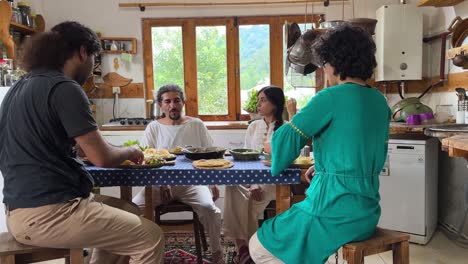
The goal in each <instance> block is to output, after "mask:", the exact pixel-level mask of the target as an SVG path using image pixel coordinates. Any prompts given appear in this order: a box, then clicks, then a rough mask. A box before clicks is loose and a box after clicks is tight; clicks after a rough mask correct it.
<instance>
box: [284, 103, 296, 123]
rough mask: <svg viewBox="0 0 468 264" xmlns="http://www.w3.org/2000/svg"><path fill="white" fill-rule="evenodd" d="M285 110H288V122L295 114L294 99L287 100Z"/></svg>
mask: <svg viewBox="0 0 468 264" xmlns="http://www.w3.org/2000/svg"><path fill="white" fill-rule="evenodd" d="M286 109H287V110H288V116H289V120H291V119H292V117H293V116H294V115H295V114H296V113H297V102H296V99H294V98H289V99H288V101H287V102H286Z"/></svg>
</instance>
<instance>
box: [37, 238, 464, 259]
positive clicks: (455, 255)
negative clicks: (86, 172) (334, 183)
mask: <svg viewBox="0 0 468 264" xmlns="http://www.w3.org/2000/svg"><path fill="white" fill-rule="evenodd" d="M364 262H365V263H366V264H391V263H393V262H392V254H391V252H390V251H389V252H386V253H383V254H379V255H374V256H369V257H366V258H365V261H364ZM40 263H41V264H64V263H65V261H64V260H56V261H46V262H40ZM334 263H335V257H334V256H331V257H330V259H329V260H328V264H334ZM339 263H340V264H342V263H343V260H342V259H341V258H340V260H339ZM410 263H411V264H423V263H424V264H465V263H468V249H464V248H461V247H459V246H457V245H455V244H454V243H453V242H452V241H450V240H449V239H448V238H447V237H446V236H445V235H444V234H442V233H441V232H439V231H437V232H436V233H435V235H434V237H433V238H432V240H431V241H430V242H429V244H427V245H425V246H420V245H416V244H410Z"/></svg>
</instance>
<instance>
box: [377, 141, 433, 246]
mask: <svg viewBox="0 0 468 264" xmlns="http://www.w3.org/2000/svg"><path fill="white" fill-rule="evenodd" d="M438 143H439V141H438V140H437V139H435V138H431V139H425V140H405V139H390V141H389V144H388V157H387V161H386V164H385V167H384V169H383V171H382V173H381V175H380V196H381V201H380V206H381V207H382V216H381V217H380V221H379V224H378V226H379V227H382V228H386V229H390V230H395V231H400V232H404V233H408V234H409V235H411V238H410V241H411V242H414V243H418V244H426V243H427V242H429V240H430V239H431V236H432V234H433V233H434V230H435V228H436V226H437V182H438V153H439V151H438V150H439V144H438Z"/></svg>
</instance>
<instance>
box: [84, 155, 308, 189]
mask: <svg viewBox="0 0 468 264" xmlns="http://www.w3.org/2000/svg"><path fill="white" fill-rule="evenodd" d="M226 159H229V160H232V158H231V157H227V158H226ZM233 162H234V166H233V167H232V168H229V169H221V170H211V169H210V170H202V169H197V168H194V167H193V166H192V161H191V160H189V159H186V158H185V156H178V157H177V160H176V165H174V166H163V167H161V168H153V169H122V168H99V167H87V168H86V169H87V170H88V171H89V172H90V173H91V175H92V176H93V178H94V180H95V183H96V185H97V186H100V187H109V186H150V185H157V186H161V185H239V184H295V183H299V182H300V177H301V170H300V169H286V170H285V171H283V172H282V173H281V175H280V176H277V177H273V176H272V175H271V172H270V167H267V166H265V165H264V164H263V163H262V162H261V161H233Z"/></svg>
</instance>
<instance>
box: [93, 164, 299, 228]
mask: <svg viewBox="0 0 468 264" xmlns="http://www.w3.org/2000/svg"><path fill="white" fill-rule="evenodd" d="M225 159H227V160H229V161H231V162H232V163H233V166H232V167H231V168H225V169H214V168H210V169H199V168H196V167H194V166H193V165H192V162H193V161H192V160H190V159H187V158H186V157H185V156H183V155H179V156H177V157H176V159H175V163H173V165H167V166H162V167H159V168H148V167H144V166H142V167H141V168H138V167H131V168H128V167H120V168H101V167H95V166H88V167H86V169H87V170H88V171H89V172H90V174H91V175H92V177H93V179H94V181H95V186H98V187H113V186H119V187H120V192H121V199H123V200H127V201H131V199H132V191H131V190H132V187H134V186H144V187H145V205H146V206H145V210H144V216H145V217H146V218H148V219H150V220H153V221H154V208H155V205H154V203H153V197H152V191H151V189H152V187H153V186H190V185H248V184H275V185H276V213H277V214H278V213H281V212H283V211H285V210H287V209H289V207H290V204H291V185H292V184H299V183H300V182H301V174H302V175H303V174H304V170H301V169H300V168H287V169H285V170H284V171H283V172H281V174H280V175H278V176H272V175H271V171H270V167H269V166H267V165H265V164H267V163H265V162H263V161H262V160H255V161H235V160H233V159H232V157H225Z"/></svg>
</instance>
